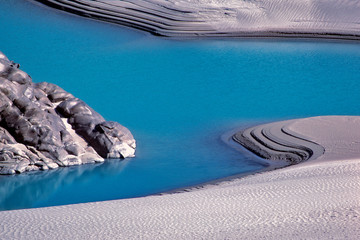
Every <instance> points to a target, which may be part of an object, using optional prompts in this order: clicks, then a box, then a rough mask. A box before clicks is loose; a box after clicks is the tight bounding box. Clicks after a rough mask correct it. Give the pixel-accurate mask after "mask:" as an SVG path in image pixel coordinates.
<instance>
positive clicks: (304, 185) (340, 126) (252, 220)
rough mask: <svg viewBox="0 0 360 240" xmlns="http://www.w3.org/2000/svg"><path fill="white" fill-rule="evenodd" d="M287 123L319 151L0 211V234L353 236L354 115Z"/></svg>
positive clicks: (357, 191) (359, 121) (359, 173)
mask: <svg viewBox="0 0 360 240" xmlns="http://www.w3.org/2000/svg"><path fill="white" fill-rule="evenodd" d="M314 126H316V127H315V128H314ZM335 126H336V128H335V129H334V127H335ZM288 127H289V128H290V129H291V130H292V131H294V132H297V133H298V134H301V135H303V136H307V138H308V139H309V140H311V141H314V142H316V143H318V144H320V145H321V146H323V147H324V149H325V152H324V154H323V155H321V156H320V157H318V158H317V159H313V160H309V161H307V162H304V163H300V164H296V165H292V166H289V167H286V168H282V169H278V170H274V171H269V172H264V173H259V174H254V175H251V176H247V177H244V178H241V179H234V180H232V181H229V182H222V183H219V184H217V185H207V186H205V187H204V188H202V189H193V190H192V191H189V192H182V193H175V194H165V195H161V196H148V197H142V198H135V199H125V200H115V201H106V202H94V203H85V204H77V205H66V206H58V207H48V208H38V209H24V210H15V211H3V212H0V223H1V224H0V226H1V227H0V228H1V231H0V232H1V233H0V238H1V239H83V238H84V237H86V238H88V239H169V238H172V239H359V238H360V230H359V229H360V221H359V217H360V161H359V157H358V156H359V154H360V148H359V141H358V139H360V138H359V137H360V133H359V131H353V129H359V128H360V118H359V117H347V116H328V117H316V118H308V119H299V120H295V121H293V122H292V123H291V124H290V125H288Z"/></svg>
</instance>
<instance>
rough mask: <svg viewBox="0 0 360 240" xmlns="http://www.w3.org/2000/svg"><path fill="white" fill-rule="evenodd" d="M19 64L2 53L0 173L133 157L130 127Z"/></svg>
mask: <svg viewBox="0 0 360 240" xmlns="http://www.w3.org/2000/svg"><path fill="white" fill-rule="evenodd" d="M19 67H20V65H19V64H16V63H14V62H12V61H10V60H9V59H8V58H6V56H5V55H4V54H3V53H1V52H0V174H14V173H22V172H25V171H33V170H46V169H54V168H57V167H59V166H62V167H65V166H73V165H80V164H85V163H95V162H103V161H104V159H103V158H125V157H132V156H134V153H135V147H136V144H135V140H134V137H133V136H132V134H131V133H130V131H129V130H128V129H127V128H125V127H123V126H122V125H120V124H119V123H117V122H111V121H105V119H104V118H103V117H102V116H101V115H100V114H98V113H97V112H95V111H94V110H93V109H92V108H91V107H89V106H88V105H87V104H86V103H85V102H83V101H82V100H80V99H78V98H75V97H74V96H73V95H72V94H70V93H68V92H66V91H65V90H64V89H62V88H60V87H59V86H57V85H55V84H52V83H46V82H42V83H33V82H32V80H31V77H30V76H29V75H28V74H27V73H25V72H23V71H22V70H20V69H19Z"/></svg>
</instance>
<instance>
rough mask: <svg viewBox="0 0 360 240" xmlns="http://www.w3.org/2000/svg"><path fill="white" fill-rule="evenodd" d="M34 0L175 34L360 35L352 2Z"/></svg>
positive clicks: (354, 37) (359, 8)
mask: <svg viewBox="0 0 360 240" xmlns="http://www.w3.org/2000/svg"><path fill="white" fill-rule="evenodd" d="M31 1H36V2H40V3H42V4H45V5H47V6H50V7H52V8H55V9H58V10H62V11H66V12H69V13H73V14H76V15H79V16H83V17H88V18H92V19H95V20H100V21H105V22H110V23H115V24H119V25H123V26H128V27H132V28H136V29H139V30H143V31H146V32H149V33H151V34H153V35H157V36H164V37H172V38H199V37H205V38H208V37H215V38H225V37H226V38H228V37H230V38H231V37H290V38H291V37H296V38H327V39H350V40H359V39H360V29H359V24H360V15H359V14H358V12H359V11H360V4H357V3H353V2H349V1H336V2H333V3H330V4H327V3H326V4H325V3H324V2H322V1H320V0H316V1H312V2H303V1H294V2H293V1H283V0H277V1H261V2H260V1H255V0H250V1H232V0H227V1H205V0H192V1H182V0H180V1H172V0H169V1H158V0H151V1H144V0H122V1H114V0H93V1H88V0H31ZM343 12H346V14H343Z"/></svg>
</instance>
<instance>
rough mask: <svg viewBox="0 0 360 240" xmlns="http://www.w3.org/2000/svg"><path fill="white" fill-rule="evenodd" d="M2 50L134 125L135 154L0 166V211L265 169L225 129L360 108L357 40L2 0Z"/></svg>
mask: <svg viewBox="0 0 360 240" xmlns="http://www.w3.org/2000/svg"><path fill="white" fill-rule="evenodd" d="M0 22H1V24H0V31H1V34H0V51H3V52H4V54H5V55H7V56H8V58H9V59H10V60H14V61H15V62H18V63H20V65H21V69H22V70H24V71H25V72H27V73H29V74H30V75H31V77H32V78H33V81H34V82H41V81H47V82H52V83H55V84H57V85H59V86H61V87H62V88H64V89H65V90H67V91H69V92H71V93H72V94H73V95H75V96H76V97H78V98H80V99H82V100H84V101H85V102H86V103H88V104H89V105H90V106H91V107H92V108H94V109H95V110H96V111H98V112H99V113H100V114H101V115H103V116H104V117H105V118H106V119H107V120H113V121H118V122H120V123H121V124H123V125H124V126H126V127H128V128H129V129H130V130H131V132H132V133H133V134H134V136H135V138H136V140H137V144H138V148H137V152H136V157H135V158H133V159H127V160H123V161H121V160H108V161H106V162H105V163H103V164H94V165H85V166H79V167H70V168H61V169H57V170H51V171H44V172H31V173H25V174H20V175H15V176H0V210H6V209H19V208H31V207H43V206H53V205H62V204H71V203H81V202H91V201H103V200H111V199H121V198H130V197H139V196H146V195H149V194H154V193H159V192H164V191H169V190H172V189H176V188H182V187H187V186H191V185H195V184H200V183H204V182H207V181H211V180H215V179H219V178H223V177H227V176H231V175H235V174H240V173H250V172H254V171H257V170H259V169H262V168H264V165H263V164H261V163H259V162H257V161H255V160H256V159H255V157H253V156H252V155H250V154H246V153H242V152H239V151H237V150H235V149H233V148H231V147H229V146H228V145H227V144H225V143H224V142H223V141H222V140H221V135H222V134H224V133H226V132H228V131H230V130H232V129H235V128H238V127H242V126H248V125H252V124H256V123H262V122H268V121H275V120H283V119H290V118H299V117H310V116H318V115H360V107H359V102H360V67H359V66H360V45H359V43H358V42H351V41H348V42H327V41H324V40H322V41H318V42H317V41H295V40H293V41H285V40H280V39H276V40H271V39H267V40H254V39H252V40H207V41H205V40H198V41H175V40H168V39H162V38H157V37H153V36H150V35H148V34H146V33H143V32H138V31H135V30H131V29H126V28H123V27H119V26H116V25H112V24H106V23H102V22H97V21H92V20H88V19H84V18H80V17H77V16H73V15H70V14H64V13H61V12H58V11H55V10H52V9H49V8H47V7H42V6H40V5H37V4H33V3H31V2H28V1H25V0H0Z"/></svg>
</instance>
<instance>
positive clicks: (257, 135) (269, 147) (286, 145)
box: [233, 120, 325, 164]
mask: <svg viewBox="0 0 360 240" xmlns="http://www.w3.org/2000/svg"><path fill="white" fill-rule="evenodd" d="M295 121H296V120H289V121H283V122H275V123H269V124H264V125H259V126H255V127H251V128H248V129H245V130H243V131H240V132H238V133H236V134H235V135H233V140H234V141H236V142H238V143H240V144H241V145H242V146H244V147H245V148H246V149H248V150H250V151H251V152H253V153H255V154H256V155H258V156H260V157H262V158H265V159H269V160H276V161H285V162H287V163H288V164H296V163H300V162H302V161H306V160H309V159H316V158H318V157H319V156H321V155H322V154H324V152H325V149H324V147H322V146H321V145H319V144H317V143H315V142H312V141H310V140H308V139H306V138H305V137H303V136H301V135H299V134H298V133H295V132H294V131H291V130H290V129H289V127H288V126H289V125H290V124H292V123H293V122H295Z"/></svg>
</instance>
